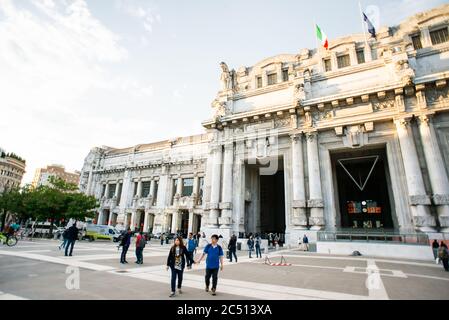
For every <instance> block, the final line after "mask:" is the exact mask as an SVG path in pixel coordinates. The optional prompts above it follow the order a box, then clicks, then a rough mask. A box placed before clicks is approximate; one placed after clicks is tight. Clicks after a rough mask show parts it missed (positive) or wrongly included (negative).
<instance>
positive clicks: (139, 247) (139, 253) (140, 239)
mask: <svg viewBox="0 0 449 320" xmlns="http://www.w3.org/2000/svg"><path fill="white" fill-rule="evenodd" d="M145 245H146V240H145V237H144V236H143V232H142V231H140V232H139V233H138V234H137V237H136V258H137V261H136V263H137V264H143V249H144V248H145Z"/></svg>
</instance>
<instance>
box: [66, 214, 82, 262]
mask: <svg viewBox="0 0 449 320" xmlns="http://www.w3.org/2000/svg"><path fill="white" fill-rule="evenodd" d="M78 232H79V231H78V228H77V227H76V221H75V222H74V223H73V224H72V225H71V226H70V228H69V229H68V230H67V236H66V237H67V243H66V246H65V256H66V257H67V256H70V257H71V256H72V254H73V246H74V245H75V241H76V240H77V239H78ZM69 247H70V251H69Z"/></svg>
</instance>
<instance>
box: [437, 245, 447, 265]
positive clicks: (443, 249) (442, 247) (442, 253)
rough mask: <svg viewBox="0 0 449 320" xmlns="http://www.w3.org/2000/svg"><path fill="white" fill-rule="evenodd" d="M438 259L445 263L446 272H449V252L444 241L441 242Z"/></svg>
mask: <svg viewBox="0 0 449 320" xmlns="http://www.w3.org/2000/svg"><path fill="white" fill-rule="evenodd" d="M438 258H440V260H441V261H442V262H443V267H444V270H446V271H449V261H448V260H449V251H448V250H447V245H446V244H445V243H444V242H443V241H441V244H440V248H439V249H438Z"/></svg>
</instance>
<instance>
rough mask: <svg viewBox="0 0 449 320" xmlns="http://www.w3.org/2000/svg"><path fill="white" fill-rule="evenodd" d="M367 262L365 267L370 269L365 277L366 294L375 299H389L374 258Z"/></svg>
mask: <svg viewBox="0 0 449 320" xmlns="http://www.w3.org/2000/svg"><path fill="white" fill-rule="evenodd" d="M367 263H368V267H367V269H369V270H370V272H369V273H368V278H367V279H366V286H367V288H368V296H369V297H370V298H371V299H375V300H389V298H388V294H387V291H386V290H385V286H384V283H383V281H382V277H381V275H380V272H379V268H378V267H377V265H376V262H375V261H374V260H368V261H367Z"/></svg>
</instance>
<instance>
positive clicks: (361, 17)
mask: <svg viewBox="0 0 449 320" xmlns="http://www.w3.org/2000/svg"><path fill="white" fill-rule="evenodd" d="M359 10H360V19H361V20H362V30H363V36H364V37H365V44H366V47H367V49H369V44H368V39H367V38H366V31H365V21H364V20H363V11H362V4H361V3H360V1H359Z"/></svg>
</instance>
